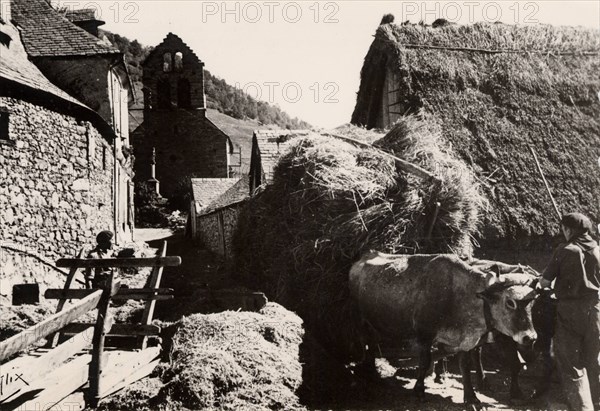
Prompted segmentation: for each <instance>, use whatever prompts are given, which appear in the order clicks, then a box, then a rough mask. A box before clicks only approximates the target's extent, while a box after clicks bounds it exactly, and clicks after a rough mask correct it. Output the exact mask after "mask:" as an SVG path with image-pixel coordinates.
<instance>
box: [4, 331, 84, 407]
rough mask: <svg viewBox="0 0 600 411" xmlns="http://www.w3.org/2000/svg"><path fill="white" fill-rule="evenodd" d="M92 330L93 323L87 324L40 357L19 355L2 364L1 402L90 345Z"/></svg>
mask: <svg viewBox="0 0 600 411" xmlns="http://www.w3.org/2000/svg"><path fill="white" fill-rule="evenodd" d="M91 330H92V325H91V324H86V327H83V328H82V330H81V332H80V333H78V334H77V335H75V336H74V337H73V338H71V339H69V340H67V341H65V342H63V343H62V344H60V345H59V346H58V347H56V348H54V349H53V350H51V351H48V352H46V353H44V354H42V355H41V356H39V357H31V356H25V357H19V358H17V359H15V360H13V361H10V362H8V363H6V364H2V376H1V378H2V389H0V402H2V401H6V400H10V397H12V396H13V395H14V394H16V393H18V392H19V391H21V390H23V389H27V387H28V386H30V384H31V383H32V382H33V381H35V380H37V379H38V378H40V377H42V376H45V375H47V374H49V373H51V372H52V371H54V370H56V369H57V368H58V367H59V366H60V365H61V364H62V363H64V362H65V361H67V360H68V359H69V358H70V357H71V356H73V355H75V354H76V353H78V352H80V351H82V350H83V349H85V348H87V347H89V346H90V345H91V344H92V333H91V332H90V331H91Z"/></svg>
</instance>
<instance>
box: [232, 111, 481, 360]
mask: <svg viewBox="0 0 600 411" xmlns="http://www.w3.org/2000/svg"><path fill="white" fill-rule="evenodd" d="M346 131H347V130H346ZM442 141H443V139H442V136H441V131H440V129H439V127H438V126H437V125H436V124H435V123H433V122H430V121H428V120H427V119H424V120H418V119H416V118H414V117H408V118H404V119H403V120H402V121H400V122H399V123H398V124H397V125H396V126H395V127H394V128H393V129H392V130H391V131H390V132H389V133H388V134H387V135H385V136H383V138H381V139H380V140H378V141H376V142H375V143H374V145H373V146H369V145H366V144H363V143H359V142H356V141H353V140H351V139H347V138H340V137H339V136H338V137H335V136H332V135H326V134H312V135H308V136H304V137H297V138H296V139H295V140H294V141H292V142H291V144H290V147H289V149H288V151H287V152H286V153H284V154H283V155H282V157H281V159H280V161H279V163H278V164H277V166H276V168H275V172H274V176H273V181H272V184H270V185H268V186H267V187H266V188H265V189H264V191H262V192H261V193H260V194H258V195H256V196H254V197H253V198H252V199H251V200H250V201H249V203H248V206H247V207H246V209H245V211H244V215H242V216H241V218H240V220H239V221H240V225H239V227H238V231H237V233H236V238H235V241H234V243H235V244H234V247H235V255H236V267H237V269H238V270H239V272H240V273H241V274H242V275H244V277H245V278H246V279H247V280H249V281H251V282H252V283H253V284H254V285H255V286H258V287H260V288H262V289H263V290H265V291H266V292H267V293H268V295H269V298H270V299H272V300H274V301H277V302H279V303H281V304H283V305H284V306H286V307H287V308H289V309H292V310H294V311H296V312H298V313H299V314H300V315H301V316H302V317H303V319H304V320H305V322H306V326H307V329H308V330H310V331H312V332H313V333H314V335H315V336H316V337H317V338H318V339H319V340H320V341H321V343H322V344H324V345H325V346H326V347H328V348H330V349H331V351H332V352H335V353H336V354H338V355H342V356H343V357H345V358H349V357H352V356H353V355H360V354H359V351H360V348H359V347H358V345H359V344H357V342H358V336H357V335H356V331H357V329H356V325H357V324H356V322H355V321H353V320H352V319H354V318H355V317H354V316H355V313H354V307H353V304H352V303H351V302H350V300H349V295H348V287H347V283H348V280H347V277H348V271H349V268H350V266H351V264H352V263H353V262H354V261H356V260H357V259H358V258H359V256H360V255H361V254H362V253H363V252H365V251H368V250H369V249H376V250H379V251H383V252H389V253H410V254H412V253H441V252H451V253H457V254H459V255H464V256H469V255H471V253H472V244H471V236H472V235H473V234H474V233H475V232H476V231H477V225H478V221H479V214H480V211H481V209H482V207H484V206H485V204H486V202H485V199H484V197H483V196H482V194H481V193H480V191H479V187H478V183H477V181H476V179H475V178H474V176H473V174H472V173H471V171H470V170H469V168H468V167H467V166H466V165H465V164H464V163H463V162H461V161H459V160H458V159H457V158H456V156H455V154H454V153H453V151H452V149H451V147H449V146H445V145H444V144H443V143H442ZM407 170H408V171H407ZM357 349H358V351H357Z"/></svg>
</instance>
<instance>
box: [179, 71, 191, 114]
mask: <svg viewBox="0 0 600 411" xmlns="http://www.w3.org/2000/svg"><path fill="white" fill-rule="evenodd" d="M191 106H192V100H191V97H190V82H189V81H188V80H187V79H185V78H180V79H179V81H178V82H177V107H179V108H190V107H191Z"/></svg>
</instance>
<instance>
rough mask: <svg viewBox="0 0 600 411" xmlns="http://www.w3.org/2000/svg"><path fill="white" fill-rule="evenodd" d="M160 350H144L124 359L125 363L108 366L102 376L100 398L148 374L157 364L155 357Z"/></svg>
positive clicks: (158, 348)
mask: <svg viewBox="0 0 600 411" xmlns="http://www.w3.org/2000/svg"><path fill="white" fill-rule="evenodd" d="M160 350H161V347H160V346H158V347H150V348H146V349H145V350H142V351H140V352H137V353H135V354H134V355H132V356H127V357H125V358H124V359H125V361H122V362H120V363H117V364H110V366H109V367H107V368H106V373H105V374H103V376H102V388H101V390H100V398H104V397H106V396H107V395H110V394H112V393H114V392H117V391H118V390H120V389H121V388H124V387H125V386H127V385H128V384H131V383H133V382H135V381H137V380H139V379H140V378H143V377H145V376H147V375H148V374H150V373H151V372H152V370H153V369H154V368H155V367H156V365H157V364H158V362H159V360H158V359H157V357H158V356H159V355H160ZM109 361H110V360H109Z"/></svg>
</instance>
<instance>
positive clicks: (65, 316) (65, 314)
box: [0, 290, 102, 362]
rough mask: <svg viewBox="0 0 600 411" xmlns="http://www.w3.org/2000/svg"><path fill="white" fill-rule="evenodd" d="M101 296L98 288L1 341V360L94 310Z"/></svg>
mask: <svg viewBox="0 0 600 411" xmlns="http://www.w3.org/2000/svg"><path fill="white" fill-rule="evenodd" d="M101 297H102V290H97V291H95V292H93V293H92V294H90V295H88V296H87V297H85V298H84V299H83V300H81V301H78V302H77V303H75V304H73V305H72V306H70V307H68V308H67V309H66V310H64V311H61V312H59V313H56V314H54V315H53V316H51V317H49V318H47V319H45V320H44V321H42V322H39V323H37V324H36V325H34V326H33V327H30V328H28V329H27V330H25V331H23V332H20V333H19V334H17V335H13V336H12V337H10V338H9V339H7V340H5V341H2V342H0V362H2V361H4V360H6V359H7V358H9V357H10V356H11V355H14V354H16V353H18V352H19V351H21V350H23V349H24V348H27V347H28V346H30V345H31V344H33V343H34V342H36V341H37V340H39V339H41V338H44V337H46V336H47V335H49V334H52V333H53V332H56V331H58V330H60V329H61V328H63V327H64V326H65V325H67V324H68V323H70V322H72V321H73V320H74V319H76V318H78V317H80V316H81V315H83V314H85V313H86V312H88V311H90V310H93V309H94V308H96V307H97V306H98V303H99V302H100V298H101Z"/></svg>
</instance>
